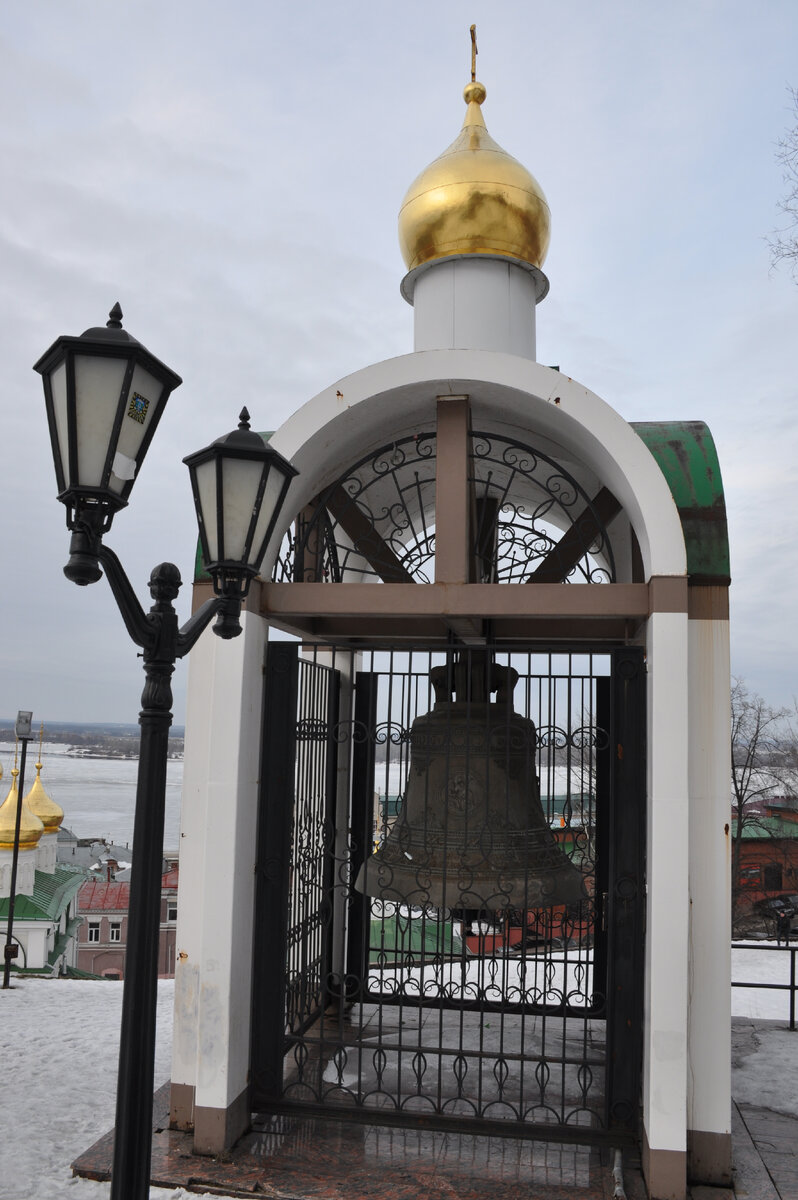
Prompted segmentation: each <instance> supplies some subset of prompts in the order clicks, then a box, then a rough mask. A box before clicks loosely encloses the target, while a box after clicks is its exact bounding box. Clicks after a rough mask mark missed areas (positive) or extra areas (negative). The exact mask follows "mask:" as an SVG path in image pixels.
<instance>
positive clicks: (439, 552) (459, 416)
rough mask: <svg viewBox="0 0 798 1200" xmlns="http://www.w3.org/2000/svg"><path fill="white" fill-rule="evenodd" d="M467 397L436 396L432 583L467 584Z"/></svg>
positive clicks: (468, 555) (468, 559) (468, 563)
mask: <svg viewBox="0 0 798 1200" xmlns="http://www.w3.org/2000/svg"><path fill="white" fill-rule="evenodd" d="M468 426H469V404H468V396H439V397H438V425H437V437H436V450H435V456H436V476H435V582H436V583H466V582H467V581H468V577H469V568H470V557H471V556H470V553H469V545H468V540H469V539H468V528H469V520H468V457H469V439H468Z"/></svg>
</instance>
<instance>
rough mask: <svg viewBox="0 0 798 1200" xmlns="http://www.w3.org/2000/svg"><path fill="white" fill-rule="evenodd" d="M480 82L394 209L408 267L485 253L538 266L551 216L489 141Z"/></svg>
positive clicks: (530, 182)
mask: <svg viewBox="0 0 798 1200" xmlns="http://www.w3.org/2000/svg"><path fill="white" fill-rule="evenodd" d="M485 95H486V92H485V88H484V86H483V85H482V84H481V83H477V82H473V83H469V84H468V85H467V87H466V88H465V90H464V92H463V99H464V100H465V102H466V104H467V105H468V108H467V109H466V115H465V120H464V121H463V128H462V129H461V131H460V134H459V136H458V137H457V138H455V140H454V141H453V142H452V144H451V146H449V148H448V150H444V152H443V154H441V155H440V157H439V158H436V159H435V161H434V162H432V163H430V165H429V166H428V167H427V168H426V169H425V170H424V171H422V172H421V174H420V175H419V176H418V178H417V179H416V180H415V181H414V182H413V183H412V184H411V185H410V188H409V190H408V192H407V195H406V196H405V198H404V200H403V202H402V207H401V209H400V210H399V245H400V248H401V251H402V255H403V257H404V260H405V263H406V264H407V268H408V270H409V271H412V270H413V269H414V268H415V267H420V266H421V265H422V264H423V263H426V262H430V261H431V260H433V259H436V258H448V257H449V256H451V255H454V254H490V255H502V256H505V257H507V258H515V259H520V260H521V261H522V262H524V263H529V264H531V265H532V266H534V267H538V268H540V267H542V265H543V262H544V260H545V258H546V252H547V250H548V248H549V233H550V226H551V215H550V213H549V206H548V204H547V203H546V197H545V196H544V195H543V191H542V189H541V187H540V184H539V183H538V182H537V180H536V179H535V178H534V177H533V176H532V175H530V173H529V171H527V169H526V167H523V166H522V165H521V163H519V162H517V161H516V159H514V158H512V157H511V156H510V155H509V154H507V152H506V151H505V150H502V148H501V146H499V145H497V143H496V142H494V140H493V138H492V137H491V136H490V134H489V133H488V131H487V129H486V127H485V121H484V118H483V116H482V109H481V108H480V105H481V104H482V101H483V100H484V99H485Z"/></svg>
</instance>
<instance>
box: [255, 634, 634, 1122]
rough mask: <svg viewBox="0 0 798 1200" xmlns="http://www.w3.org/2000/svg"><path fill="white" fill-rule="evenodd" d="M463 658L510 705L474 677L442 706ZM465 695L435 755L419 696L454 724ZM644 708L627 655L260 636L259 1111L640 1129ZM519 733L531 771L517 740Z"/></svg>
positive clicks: (465, 669) (426, 709) (464, 673)
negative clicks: (563, 881)
mask: <svg viewBox="0 0 798 1200" xmlns="http://www.w3.org/2000/svg"><path fill="white" fill-rule="evenodd" d="M457 664H459V667H458V666H457ZM486 664H487V667H486ZM458 669H459V670H460V672H461V674H460V677H459V678H460V682H461V685H462V681H463V679H467V680H470V679H472V678H476V677H477V676H478V674H479V671H482V672H483V673H484V671H485V670H486V669H487V670H488V673H489V674H490V675H491V678H493V679H494V683H495V684H496V686H495V687H494V686H493V684H491V685H490V686H491V687H492V688H493V690H495V691H497V699H496V701H492V702H490V703H489V704H488V705H487V706H486V705H484V704H483V705H481V706H480V704H479V702H478V701H475V702H473V703H472V699H473V697H472V693H471V691H469V690H468V688H466V690H465V691H463V690H462V687H461V691H460V692H458V693H457V694H456V699H458V703H457V704H454V705H453V706H452V705H449V707H447V704H448V701H447V700H446V699H444V700H443V702H441V695H444V696H445V694H446V688H447V686H449V687H450V688H451V687H453V686H454V684H453V683H452V679H453V678H454V675H453V672H454V671H456V670H458ZM494 677H495V678H494ZM447 681H448V684H447ZM469 687H470V684H469ZM497 688H498V689H499V690H497ZM502 688H503V690H501V689H502ZM455 710H456V712H457V721H459V722H460V724H459V725H458V726H457V729H456V730H455V731H454V732H453V731H452V728H450V729H449V732H445V733H444V734H443V735H442V737H443V742H442V743H441V744H442V746H443V749H442V750H441V749H440V746H439V758H440V755H441V754H442V755H443V758H442V759H441V761H436V762H435V764H434V766H433V765H431V760H429V759H424V758H423V753H425V751H424V750H423V746H425V745H426V742H424V739H423V738H422V733H424V730H425V727H426V726H425V722H428V720H429V718H425V714H428V713H431V712H433V711H434V712H437V713H438V719H439V724H440V716H441V713H443V718H444V722H445V723H446V724H447V726H451V720H450V719H449V716H448V714H449V713H450V712H454V711H455ZM644 710H645V686H644V665H643V658H642V652H641V651H640V650H638V649H636V648H605V649H601V648H597V649H596V650H594V651H592V652H591V651H590V650H585V649H583V648H579V649H578V650H577V649H571V650H563V649H547V650H541V649H539V648H537V647H535V648H529V647H526V648H521V647H509V648H508V647H507V646H505V645H502V646H501V647H498V646H497V647H494V648H492V649H491V650H490V651H485V650H484V649H479V650H477V649H473V650H470V649H468V648H466V647H456V648H455V647H450V648H447V649H443V650H439V649H429V648H414V649H409V648H406V647H405V648H402V649H401V650H398V649H396V648H395V647H394V648H393V649H384V650H383V649H375V648H371V647H370V648H369V649H368V650H362V649H360V650H353V649H351V648H350V647H346V648H341V647H337V648H335V647H330V646H318V647H311V646H307V645H305V646H303V647H301V648H300V647H298V646H296V645H293V644H287V643H282V644H281V643H276V644H272V645H271V646H270V648H269V654H268V663H267V673H266V704H265V718H264V748H263V768H262V776H263V780H262V792H261V806H260V819H259V835H258V838H259V844H258V867H257V870H258V887H257V899H256V930H255V946H256V949H255V973H254V1000H253V1002H254V1014H253V1050H252V1101H253V1108H255V1109H258V1110H260V1111H272V1112H275V1111H277V1112H303V1113H306V1114H311V1113H314V1114H318V1115H325V1116H334V1115H337V1116H340V1117H343V1118H346V1119H350V1120H363V1121H367V1122H369V1123H382V1124H387V1125H423V1126H425V1127H427V1128H440V1129H446V1128H453V1127H454V1128H457V1129H459V1130H461V1131H462V1130H468V1131H471V1132H474V1133H482V1134H485V1133H492V1134H503V1135H508V1136H522V1137H538V1138H546V1139H551V1140H568V1141H576V1142H593V1141H601V1140H604V1139H610V1140H612V1141H613V1142H614V1143H618V1142H619V1141H622V1140H628V1139H633V1138H634V1137H635V1136H636V1133H637V1124H638V1106H639V1091H640V1043H641V1020H642V940H643V939H642V931H643V922H642V913H643V891H644V889H643V882H642V881H643V851H642V848H643V845H644V813H645V769H644V765H645V744H644V738H645V716H644ZM486 713H487V714H488V718H489V722H490V728H489V730H488V733H489V738H488V741H489V743H490V745H489V746H488V748H487V750H486V752H485V754H484V755H483V756H482V757H480V752H479V750H478V746H479V744H480V742H479V738H480V736H481V734H480V728H479V726H480V721H482V720H483V719H488V718H484V716H483V714H486ZM463 714H465V715H463ZM419 719H421V720H419ZM463 721H465V722H466V724H465V725H464V726H463V724H462V722H463ZM414 722H415V725H414ZM502 725H503V726H504V731H502ZM463 729H465V730H466V733H465V736H461V734H462V731H463ZM519 731H520V733H519ZM424 736H426V734H425V735H424ZM457 737H459V738H460V741H461V742H462V743H463V745H461V746H459V747H456V746H455V742H456V740H457ZM519 737H520V739H521V741H520V742H519ZM524 739H526V740H527V742H528V743H529V746H530V750H529V752H528V753H529V755H530V756H531V757H530V764H529V769H528V770H527V768H526V767H525V766H524V764H523V762H522V761H521V759H522V758H523V753H522V754H521V759H519V757H518V754H519V752H518V751H517V749H516V750H511V749H508V748H507V747H508V746H510V745H511V744H513V743H515V744H516V746H517V745H519V744H521V743H523V742H524ZM413 755H415V757H416V759H417V761H416V762H413ZM519 763H520V764H521V765H519ZM434 771H437V774H438V776H440V773H441V771H443V774H444V778H445V791H446V803H445V804H444V805H443V807H440V805H439V806H438V807H437V808H436V807H435V800H434V797H433V796H432V793H433V791H434V790H435V789H434V788H432V787H431V785H430V779H431V777H432V774H433V772H434ZM486 771H487V774H489V775H491V781H490V782H489V784H485V781H484V779H483V778H482V777H483V776H484V775H485V774H486ZM519 779H520V783H519ZM513 780H514V781H515V782H513ZM535 781H537V782H535ZM538 785H539V786H538ZM486 788H487V790H488V791H489V792H490V795H491V799H490V802H488V801H487V800H486V799H485V795H486ZM519 789H520V790H519ZM439 790H440V789H439ZM519 795H520V796H521V801H519V799H518V797H519ZM519 803H522V804H523V805H524V806H525V812H526V815H525V816H522V818H521V820H520V822H519V812H518V804H519ZM513 804H515V808H514V809H513V811H510V810H511V808H512V805H513ZM441 814H443V815H441ZM441 821H443V823H444V825H445V826H446V828H444V829H443V831H442V832H441V830H440V829H438V828H437V826H438V825H440V823H441ZM508 830H509V833H508ZM436 831H437V832H436ZM533 832H534V836H533ZM436 837H438V841H439V842H440V843H441V845H442V847H443V848H442V850H441V853H442V855H443V859H442V861H443V868H442V877H443V878H444V879H446V880H448V882H446V883H445V884H443V885H441V884H436V883H434V882H433V881H432V880H433V876H435V878H437V876H436V875H435V872H436V871H438V874H439V875H440V874H441V871H440V870H439V869H438V867H437V866H436V865H435V863H433V858H432V857H430V856H431V855H432V854H433V852H432V851H431V850H430V849H429V847H430V846H432V844H433V843H434V842H435V838H436ZM458 839H459V841H458ZM457 845H461V850H460V851H459V852H456V851H455V850H454V849H452V847H454V846H457ZM462 845H467V846H468V851H467V854H468V855H469V856H470V857H468V859H467V861H466V857H464V856H463V854H464V852H463V851H462ZM447 846H448V847H449V848H448V849H447ZM419 850H420V851H421V853H419ZM458 854H459V857H458ZM425 855H426V857H425ZM475 855H476V857H477V858H479V859H480V861H481V863H482V864H483V870H482V876H481V878H483V879H484V875H485V870H484V864H488V874H490V873H491V872H493V873H494V874H495V883H494V884H492V886H491V887H490V888H488V889H487V890H488V891H490V892H491V898H489V899H485V900H481V899H480V897H479V895H476V892H477V890H478V889H477V888H476V885H475V883H474V880H475V879H476V878H477V876H478V873H475V869H474V860H475ZM372 856H376V857H372ZM497 856H498V857H497ZM405 860H408V861H407V862H406V861H405ZM544 860H545V863H546V864H547V865H546V866H545V867H543V868H542V867H541V866H540V863H541V862H543V861H544ZM436 861H437V860H436ZM519 862H520V863H521V882H520V883H519V882H518V877H519V867H518V863H519ZM389 863H390V864H393V865H392V866H391V867H388V866H387V865H386V864H389ZM364 864H366V865H365V866H364ZM511 864H512V865H511ZM552 865H553V868H554V869H555V875H556V873H557V872H559V875H557V878H565V877H566V876H567V877H568V878H569V879H571V880H576V881H577V882H576V883H575V884H574V883H573V882H572V883H571V884H569V888H570V891H569V892H568V897H567V899H566V900H564V901H562V900H558V893H557V892H556V889H554V888H553V890H552V893H551V895H550V896H549V897H547V896H546V895H545V890H546V887H545V886H544V887H543V893H544V894H540V891H541V887H540V880H541V879H544V880H545V881H549V880H550V879H551V878H554V875H552V873H551V872H552ZM511 875H512V876H513V878H514V879H515V880H516V882H515V883H513V882H512V881H511V879H510V876H511ZM370 880H371V881H372V882H369V881H370ZM379 880H381V881H383V882H374V881H379ZM386 880H387V882H385V881H386ZM408 880H409V882H408ZM469 881H470V882H469ZM546 886H548V882H547V883H546ZM441 887H445V888H447V889H448V890H447V891H445V892H441V890H440V889H441ZM519 887H520V888H521V889H522V890H521V891H519V890H518V888H519ZM574 887H578V893H575V892H574ZM514 888H515V890H514ZM536 888H537V891H536V890H535V889H536ZM436 889H437V890H436ZM483 890H485V889H484V884H483ZM366 891H370V892H371V894H369V895H367V894H365V892H366ZM562 895H565V893H564V892H563V893H562ZM519 896H523V897H525V898H526V899H525V900H524V901H523V902H521V903H519V902H518V898H519ZM532 897H534V899H533V898H532Z"/></svg>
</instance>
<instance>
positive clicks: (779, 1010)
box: [732, 942, 798, 1036]
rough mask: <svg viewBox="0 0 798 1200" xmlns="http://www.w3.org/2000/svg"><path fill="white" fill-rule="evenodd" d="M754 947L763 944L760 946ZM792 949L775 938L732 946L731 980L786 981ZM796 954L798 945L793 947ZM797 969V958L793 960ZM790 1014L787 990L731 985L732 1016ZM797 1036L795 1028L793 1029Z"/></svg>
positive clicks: (769, 1017)
mask: <svg viewBox="0 0 798 1200" xmlns="http://www.w3.org/2000/svg"><path fill="white" fill-rule="evenodd" d="M758 947H766V949H761V948H758ZM792 957H793V956H792V953H787V951H786V950H785V949H784V948H783V947H782V948H781V949H779V948H778V947H777V945H776V943H775V942H752V943H751V949H750V950H749V949H745V950H732V981H734V980H741V981H744V982H746V983H750V982H753V981H756V982H757V983H789V982H790V961H791V959H792ZM796 957H798V947H796ZM796 968H797V969H798V962H796ZM789 1015H790V993H789V992H781V991H775V990H773V991H763V990H760V989H759V988H736V987H733V988H732V1016H733V1017H754V1018H756V1019H758V1020H767V1021H786V1020H788V1019H789ZM795 1033H796V1036H798V1030H796V1031H795Z"/></svg>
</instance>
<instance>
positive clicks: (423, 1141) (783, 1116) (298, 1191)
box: [73, 1017, 798, 1200]
mask: <svg viewBox="0 0 798 1200" xmlns="http://www.w3.org/2000/svg"><path fill="white" fill-rule="evenodd" d="M732 1096H733V1101H734V1103H733V1111H732V1157H733V1186H732V1187H731V1188H724V1187H706V1186H693V1187H692V1189H691V1190H690V1191H689V1196H690V1200H798V1030H794V1031H791V1030H790V1029H789V1026H788V1025H787V1023H786V1022H784V1021H764V1020H758V1019H749V1018H747V1017H735V1018H734V1019H733V1021H732ZM153 1115H154V1122H155V1132H154V1140H153V1161H152V1181H153V1183H156V1184H160V1186H162V1187H171V1188H174V1187H182V1188H183V1189H185V1191H186V1192H189V1193H190V1192H194V1191H196V1192H203V1191H212V1192H215V1193H216V1194H217V1195H225V1196H238V1197H246V1198H253V1200H254V1197H256V1196H266V1195H267V1196H270V1197H272V1198H273V1200H372V1198H373V1200H377V1198H379V1200H419V1197H425V1198H437V1197H441V1200H485V1198H486V1197H490V1198H491V1200H519V1198H520V1197H523V1200H612V1198H613V1196H614V1195H615V1187H614V1180H613V1176H612V1160H611V1155H609V1154H608V1153H607V1152H606V1151H605V1152H604V1153H601V1152H600V1151H598V1150H597V1149H596V1148H595V1147H592V1148H591V1147H587V1146H568V1145H554V1144H552V1143H545V1142H528V1141H525V1140H524V1141H514V1140H513V1139H506V1138H491V1137H477V1138H474V1137H472V1136H466V1135H455V1134H450V1133H445V1134H442V1133H438V1132H434V1131H426V1130H423V1129H418V1130H412V1131H411V1130H401V1129H392V1128H386V1127H382V1128H380V1127H370V1126H366V1125H362V1124H352V1123H345V1122H340V1121H324V1120H319V1119H318V1118H302V1119H299V1118H296V1117H264V1118H262V1119H261V1123H260V1124H258V1125H257V1126H256V1127H255V1128H254V1129H253V1130H252V1132H251V1133H249V1134H247V1135H246V1136H245V1137H244V1138H242V1139H241V1141H240V1142H239V1143H238V1145H237V1146H236V1147H235V1149H234V1150H232V1151H231V1152H229V1153H227V1154H225V1155H220V1156H219V1157H218V1158H200V1157H198V1156H196V1155H194V1154H193V1152H192V1145H191V1142H192V1139H191V1135H190V1134H187V1133H180V1132H178V1131H175V1130H170V1129H169V1128H168V1088H167V1086H166V1085H164V1087H163V1088H162V1089H160V1091H159V1092H158V1093H157V1095H156V1098H155V1112H154V1114H153ZM112 1148H113V1132H112V1131H111V1132H109V1133H108V1134H106V1135H105V1137H104V1138H101V1139H100V1141H99V1142H96V1143H95V1145H94V1146H92V1147H91V1148H90V1149H89V1150H87V1151H86V1152H85V1153H84V1154H83V1155H81V1157H80V1158H79V1159H78V1160H77V1161H76V1162H75V1163H74V1164H73V1170H74V1171H75V1172H76V1174H79V1175H83V1176H84V1177H87V1178H90V1179H107V1178H109V1174H110V1166H111V1159H112ZM623 1170H624V1186H625V1191H626V1196H627V1200H646V1189H645V1186H644V1183H643V1177H642V1173H641V1170H640V1161H639V1156H638V1155H637V1154H636V1153H635V1152H630V1151H626V1152H625V1153H624V1165H623Z"/></svg>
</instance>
